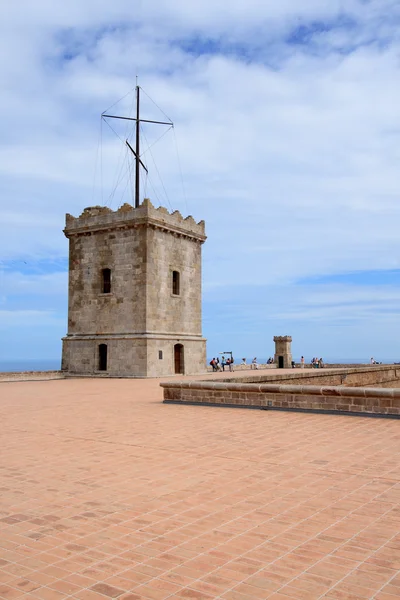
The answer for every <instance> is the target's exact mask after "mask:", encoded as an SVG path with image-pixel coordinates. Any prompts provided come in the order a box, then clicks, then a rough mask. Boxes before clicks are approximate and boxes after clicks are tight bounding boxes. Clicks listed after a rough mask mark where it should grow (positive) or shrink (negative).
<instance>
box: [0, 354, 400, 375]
mask: <svg viewBox="0 0 400 600" xmlns="http://www.w3.org/2000/svg"><path fill="white" fill-rule="evenodd" d="M211 358H212V357H210V358H208V359H207V364H209V362H210V360H211ZM252 358H253V357H251V358H247V359H246V360H247V364H248V365H250V363H251V361H252ZM220 360H221V359H220ZM267 360H268V359H267V358H259V357H258V356H257V362H258V364H260V365H262V364H265V363H266V362H267ZM306 360H307V358H306ZM324 360H325V364H369V361H370V358H335V359H333V358H332V359H330V358H327V359H324ZM376 360H379V362H382V363H383V364H388V365H391V364H393V363H396V362H397V363H400V358H394V359H392V358H391V359H380V358H379V359H378V358H377V359H376ZM241 362H242V359H241V358H240V359H237V358H235V363H236V364H240V363H241ZM60 369H61V359H60V358H58V359H57V358H35V359H21V360H0V373H20V372H22V371H59V370H60Z"/></svg>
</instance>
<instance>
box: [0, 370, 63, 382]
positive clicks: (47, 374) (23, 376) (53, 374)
mask: <svg viewBox="0 0 400 600" xmlns="http://www.w3.org/2000/svg"><path fill="white" fill-rule="evenodd" d="M64 377H65V375H64V373H63V372H62V371H20V372H12V373H11V372H10V373H7V372H5V371H4V372H0V383H3V382H4V383H5V382H10V381H42V380H46V379H64Z"/></svg>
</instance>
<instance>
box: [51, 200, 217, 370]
mask: <svg viewBox="0 0 400 600" xmlns="http://www.w3.org/2000/svg"><path fill="white" fill-rule="evenodd" d="M64 233H65V235H66V237H67V238H68V239H69V293H68V333H67V335H66V337H64V338H63V352H62V369H63V370H64V371H66V372H68V373H71V374H90V375H108V376H117V377H118V376H122V377H124V376H133V377H160V376H165V375H172V374H175V373H176V374H194V373H200V372H203V371H205V369H206V340H205V339H204V338H203V337H202V333H201V246H202V244H203V243H204V241H205V240H206V236H205V224H204V221H200V222H199V223H196V222H195V221H194V219H193V218H192V217H187V218H186V219H184V218H183V217H182V216H181V214H180V213H179V212H178V211H175V212H173V213H172V214H170V213H169V212H168V210H167V209H165V208H163V207H160V208H157V209H156V208H154V206H153V205H152V204H151V202H150V201H149V200H147V199H145V200H144V202H143V203H142V204H141V205H140V206H139V207H138V208H133V207H132V206H130V205H129V204H124V205H123V206H121V208H119V209H118V210H117V211H112V210H111V209H109V208H105V207H100V206H95V207H91V208H86V209H85V210H84V211H83V213H82V214H81V216H80V217H77V218H74V217H73V216H71V215H69V214H67V215H66V227H65V229H64Z"/></svg>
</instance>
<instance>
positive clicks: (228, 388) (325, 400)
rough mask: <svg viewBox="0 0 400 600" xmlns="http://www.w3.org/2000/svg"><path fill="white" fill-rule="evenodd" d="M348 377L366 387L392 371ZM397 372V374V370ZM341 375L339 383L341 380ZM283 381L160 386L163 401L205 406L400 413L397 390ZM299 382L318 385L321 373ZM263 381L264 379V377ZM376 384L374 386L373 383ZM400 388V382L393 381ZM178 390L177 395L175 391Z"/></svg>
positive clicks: (383, 368)
mask: <svg viewBox="0 0 400 600" xmlns="http://www.w3.org/2000/svg"><path fill="white" fill-rule="evenodd" d="M349 371H350V372H349V373H348V374H350V375H353V376H354V377H353V380H357V381H359V382H360V383H362V378H363V375H365V377H366V379H367V381H368V382H369V384H370V385H372V383H371V382H373V381H374V379H375V380H378V381H379V380H383V381H385V379H391V378H392V377H393V372H394V370H393V369H392V367H391V366H390V365H386V366H381V367H380V368H379V370H376V369H374V368H363V369H361V370H360V371H361V372H359V373H357V374H356V373H354V371H355V370H354V369H351V370H349ZM397 371H399V370H398V369H397ZM343 375H344V374H343V372H342V373H341V374H340V376H339V380H341V378H342V377H343ZM336 376H337V374H336V373H335V372H331V373H330V374H328V373H326V374H325V377H326V378H328V379H332V378H334V377H336ZM285 377H286V379H287V380H288V381H290V384H289V385H286V384H282V383H281V381H282V379H279V378H278V376H277V375H271V377H270V380H271V383H267V382H265V381H264V383H260V377H258V376H255V377H254V378H253V380H254V383H250V382H248V378H246V382H245V383H243V382H242V381H241V380H240V379H239V378H236V380H234V379H231V380H225V381H224V382H221V381H218V382H213V381H212V380H208V381H190V382H188V381H180V382H166V383H162V384H161V385H162V387H163V388H164V400H165V401H167V402H168V400H171V399H172V400H174V401H177V400H178V401H181V402H196V403H200V404H201V403H207V404H219V405H224V404H231V405H232V404H233V405H236V406H243V407H246V406H247V407H259V408H267V409H268V408H271V409H273V408H280V409H285V410H296V409H302V410H318V411H324V410H325V411H340V412H349V413H351V412H357V413H365V414H382V415H398V414H400V387H399V388H397V389H386V388H381V387H350V386H343V385H342V386H327V385H299V384H297V385H296V384H295V383H292V382H293V381H294V377H293V378H290V377H289V376H288V374H286V375H285ZM297 378H298V380H299V382H300V383H302V381H303V380H304V379H307V380H312V379H314V381H315V382H316V383H317V384H318V383H320V382H321V379H322V377H321V373H318V372H316V373H315V374H314V373H309V374H307V375H306V374H304V377H302V376H300V375H299V376H298V377H297ZM264 379H265V378H264ZM375 385H376V383H375ZM397 385H398V386H400V380H397ZM177 391H179V394H176V393H175V392H177Z"/></svg>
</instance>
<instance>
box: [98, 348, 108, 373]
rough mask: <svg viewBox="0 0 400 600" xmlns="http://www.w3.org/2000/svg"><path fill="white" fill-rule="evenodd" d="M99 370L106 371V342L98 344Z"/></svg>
mask: <svg viewBox="0 0 400 600" xmlns="http://www.w3.org/2000/svg"><path fill="white" fill-rule="evenodd" d="M99 371H107V344H100V346H99Z"/></svg>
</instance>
